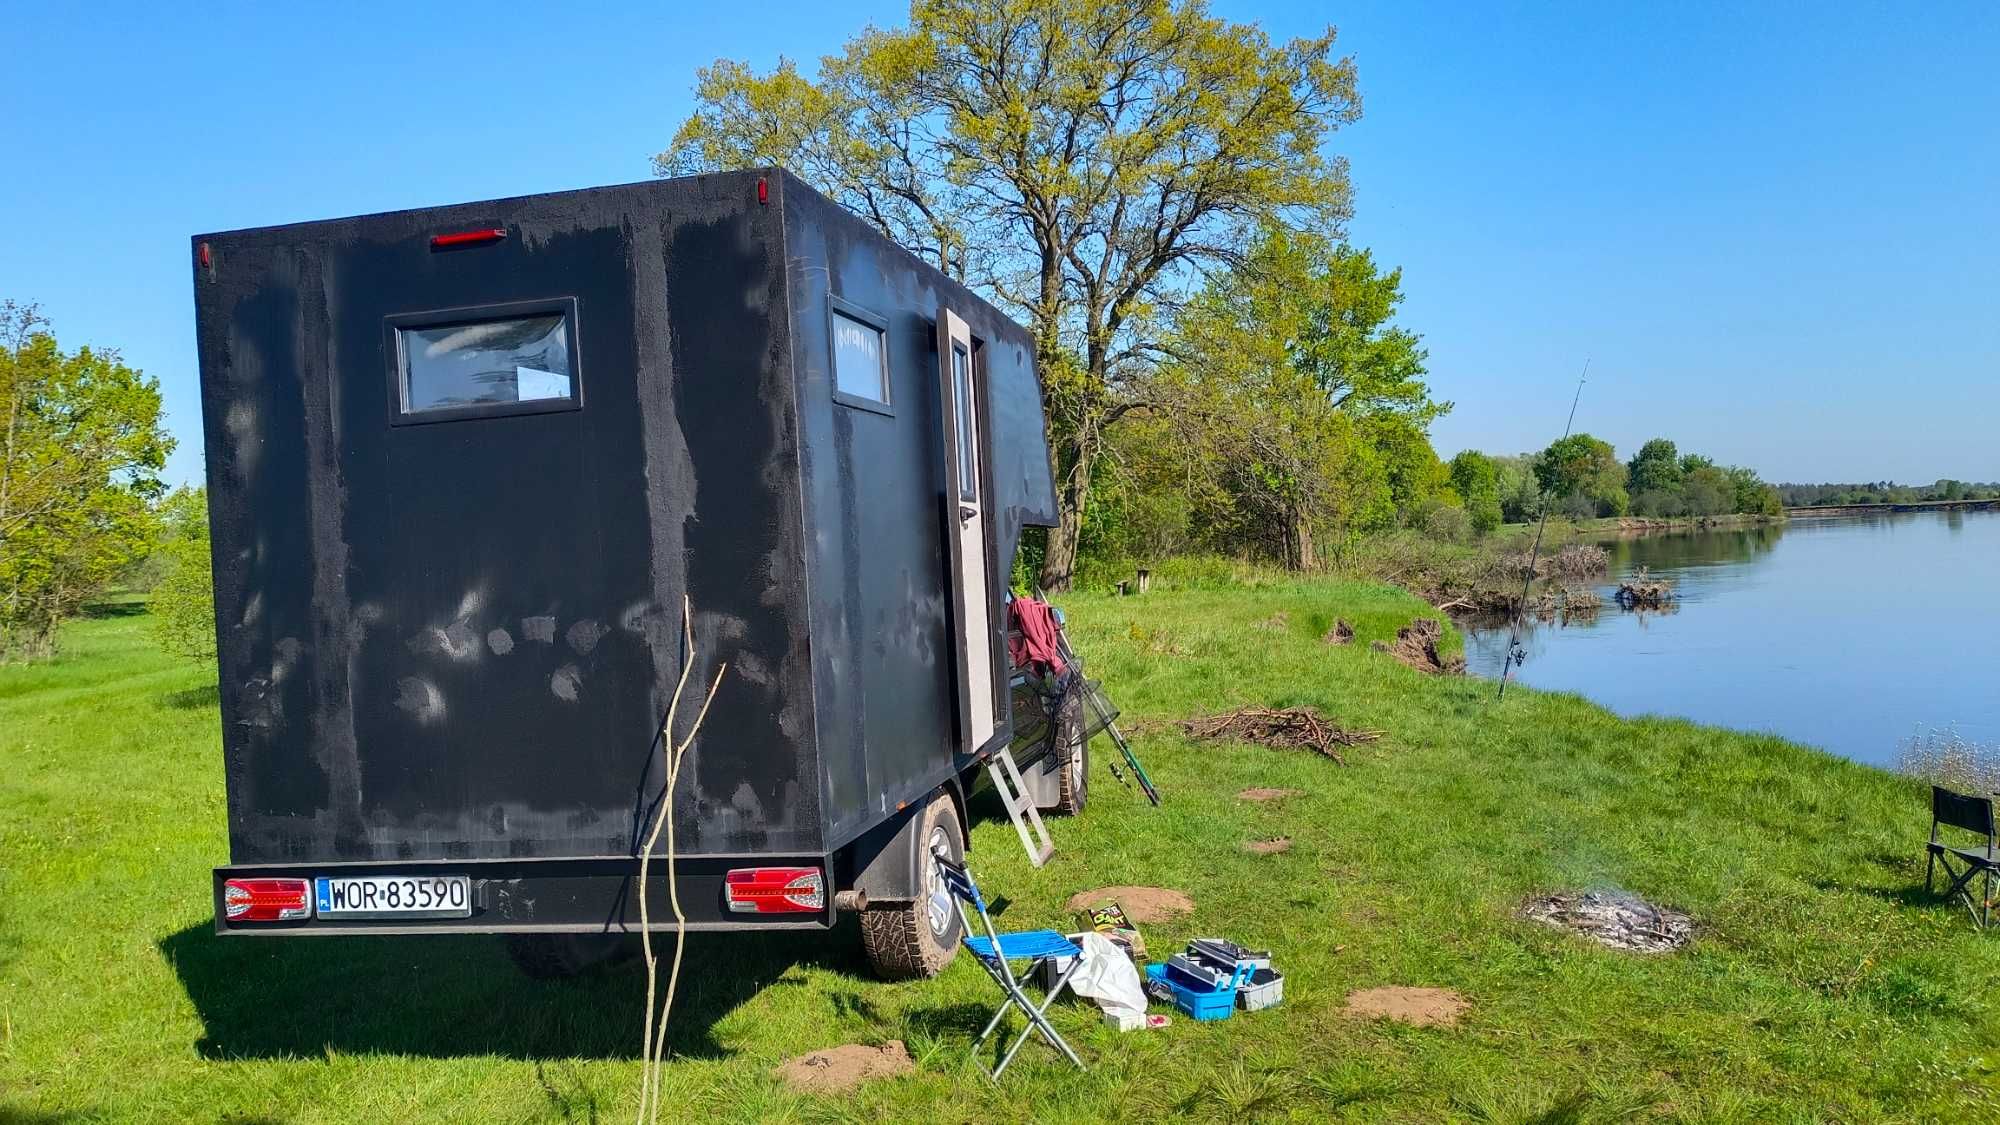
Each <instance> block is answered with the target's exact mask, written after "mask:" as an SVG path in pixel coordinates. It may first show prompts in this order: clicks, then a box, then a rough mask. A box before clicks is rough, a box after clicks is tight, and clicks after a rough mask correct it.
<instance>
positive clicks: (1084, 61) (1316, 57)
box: [655, 0, 1360, 589]
mask: <svg viewBox="0 0 2000 1125" xmlns="http://www.w3.org/2000/svg"><path fill="white" fill-rule="evenodd" d="M1333 43H1334V33H1333V31H1332V29H1330V28H1329V29H1328V30H1327V31H1326V32H1325V33H1324V34H1322V35H1319V36H1314V37H1310V38H1301V39H1293V40H1290V41H1287V42H1282V43H1273V42H1272V41H1271V40H1270V38H1269V37H1268V36H1267V35H1265V33H1264V32H1263V31H1262V30H1260V29H1259V28H1257V27H1256V26H1254V25H1248V24H1237V23H1231V22H1229V21H1227V20H1223V19H1218V18H1216V17H1214V16H1212V15H1211V14H1210V13H1209V10H1208V7H1207V4H1206V3H1205V0H1149V2H1147V3H1142V4H1138V5H1136V6H1135V5H1104V4H1098V3H1094V2H1088V0H917V2H916V3H914V4H912V6H911V8H910V19H909V23H908V25H907V26H904V27H898V28H892V29H888V30H883V29H878V28H869V29H867V30H864V31H862V32H861V33H860V34H859V35H857V36H855V37H854V38H852V39H850V40H849V41H848V42H847V43H846V44H845V45H844V47H843V48H842V49H841V51H839V52H838V53H836V54H832V55H829V56H827V57H825V58H823V59H821V60H820V62H819V66H818V70H817V74H816V75H815V76H812V77H808V76H806V75H805V74H803V73H801V72H800V70H799V68H798V67H797V65H796V64H794V63H792V62H790V61H788V60H781V61H780V62H779V64H778V66H777V67H776V68H775V69H774V70H772V71H771V72H769V73H767V74H759V73H757V72H756V71H755V70H753V69H752V68H751V67H750V66H748V65H747V64H744V63H738V62H730V61H726V60H725V61H719V62H717V63H716V64H715V65H713V66H711V67H708V68H706V69H704V70H702V71H701V72H700V74H699V76H698V80H697V84H696V89H695V100H696V110H695V112H694V114H693V115H692V116H691V117H689V118H688V119H687V120H686V121H685V122H684V123H682V125H681V126H680V128H679V130H678V131H677V132H676V133H675V135H674V138H673V140H672V142H671V144H670V145H669V146H668V148H667V150H666V151H665V152H662V153H661V154H660V155H659V156H658V157H657V158H656V160H655V165H656V168H657V170H658V171H659V172H660V173H661V174H678V173H683V172H697V171H708V170H712V169H718V168H741V167H750V166H761V165H771V164H777V165H783V166H785V167H788V168H790V169H792V170H793V171H794V172H796V173H798V174H799V175H800V176H802V177H803V178H805V179H806V180H807V182H809V183H811V184H813V185H814V186H815V187H817V188H818V189H820V190H821V191H824V192H826V193H827V194H829V195H831V196H833V197H834V198H835V199H838V200H839V201H840V202H842V203H845V204H846V205H848V206H849V207H850V208H852V209H853V210H855V211H856V212H858V213H859V214H861V215H863V216H866V217H867V218H868V219H869V220H870V221H872V222H874V223H875V225H876V226H878V227H879V228H881V230H882V231H883V232H884V233H885V234H887V235H888V236H889V237H890V238H893V239H895V240H897V241H898V242H900V243H902V244H903V245H904V246H906V247H908V248H910V249H911V250H912V251H913V252H915V253H917V254H919V255H921V256H923V257H925V258H927V259H929V260H930V261H932V262H935V263H936V264H937V265H938V266H939V267H940V268H942V269H944V270H945V271H947V272H949V273H952V274H954V275H956V276H958V277H960V278H961V279H963V280H965V281H967V282H968V283H970V284H972V285H974V286H975V287H977V288H978V289H980V290H981V291H982V292H983V293H985V294H986V295H988V296H990V297H992V298H993V299H994V300H995V301H996V302H998V303H999V304H1001V305H1002V306H1003V307H1006V308H1009V309H1011V310H1013V311H1015V312H1017V313H1019V314H1020V315H1022V316H1023V317H1024V318H1025V319H1026V320H1028V321H1029V323H1030V325H1031V326H1032V329H1033V332H1034V336H1035V340H1036V348H1037V362H1038V366H1039V368H1040V371H1041V375H1042V380H1043V385H1044V389H1045V392H1046V401H1047V407H1048V411H1049V419H1048V421H1049V432H1050V438H1051V442H1052V444H1053V446H1054V448H1055V453H1056V471H1057V475H1058V502H1059V506H1060V510H1061V516H1062V526H1061V527H1060V528H1058V529H1056V530H1055V531H1054V532H1053V533H1052V534H1051V535H1050V537H1049V542H1048V546H1047V550H1046V552H1045V556H1044V566H1043V578H1044V580H1045V583H1046V584H1047V585H1048V586H1049V587H1050V588H1052V589H1059V588H1061V587H1062V586H1063V584H1065V583H1066V582H1067V581H1068V579H1069V577H1070V572H1071V570H1072V568H1073V565H1074V561H1075V551H1076V547H1077V543H1078V540H1079V538H1080V537H1081V536H1082V535H1083V534H1084V533H1085V530H1086V528H1085V521H1086V518H1087V513H1088V510H1089V507H1090V503H1091V500H1092V495H1091V493H1092V484H1093V477H1094V474H1095V473H1096V471H1097V470H1098V469H1099V468H1100V467H1102V466H1103V464H1104V457H1105V453H1106V445H1105V442H1106V433H1107V431H1108V430H1110V429H1111V428H1112V427H1113V424H1114V423H1116V422H1118V421H1119V420H1120V419H1121V418H1123V417H1125V416H1126V415H1127V414H1128V413H1129V412H1130V411H1131V410H1132V408H1133V406H1134V404H1135V403H1138V402H1141V401H1145V398H1146V396H1145V394H1144V392H1143V390H1142V384H1143V382H1144V380H1145V378H1146V376H1147V375H1148V374H1149V373H1150V370H1151V366H1152V365H1151V361H1150V357H1151V356H1152V354H1153V349H1152V345H1153V344H1154V343H1156V342H1157V339H1158V335H1159V324H1158V319H1157V317H1158V312H1157V310H1158V309H1159V308H1160V307H1161V306H1162V305H1163V304H1166V303H1177V302H1178V300H1179V299H1180V298H1181V297H1183V296H1185V295H1186V293H1187V292H1188V291H1189V289H1190V288H1192V287H1195V286H1197V285H1199V283H1200V280H1201V278H1202V277H1203V275H1204V274H1206V273H1207V272H1208V271H1210V270H1212V269H1215V268H1219V267H1222V266H1225V265H1227V264H1228V263H1230V262H1231V261H1233V259H1234V257H1235V255H1236V253H1237V252H1238V250H1239V248H1240V247H1242V246H1243V245H1245V244H1246V243H1248V242H1250V241H1251V239H1252V236H1253V234H1254V233H1255V231H1256V230H1258V229H1259V228H1260V227H1269V226H1277V227H1281V228H1286V229H1291V230H1297V231H1321V232H1324V231H1331V230H1334V229H1337V228H1338V226H1339V224H1340V223H1341V222H1342V221H1343V220H1344V219H1345V217H1346V215H1347V211H1348V200H1349V186H1348V180H1347V168H1346V164H1345V162H1344V161H1342V160H1340V159H1338V158H1335V157H1332V156H1329V155H1328V154H1327V153H1326V151H1325V143H1324V142H1325V141H1326V139H1327V137H1328V136H1329V135H1330V134H1331V133H1332V132H1333V131H1334V130H1336V129H1338V128H1340V127H1341V126H1342V125H1345V124H1347V123H1349V122H1351V121H1353V120H1355V119H1356V118H1357V117H1358V116H1359V114H1360V102H1359V97H1358V95H1357V94H1356V91H1355V85H1354V66H1353V63H1352V61H1351V60H1348V59H1341V58H1336V57H1335V56H1334V54H1333ZM1335 335H1337V334H1332V333H1329V338H1330V339H1331V338H1333V337H1334V336H1335ZM1327 358H1328V360H1329V361H1330V362H1332V361H1339V360H1341V359H1343V358H1345V357H1342V356H1340V355H1338V354H1335V355H1330V356H1328V357H1327Z"/></svg>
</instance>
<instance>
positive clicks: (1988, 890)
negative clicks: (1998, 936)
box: [1979, 867, 1993, 930]
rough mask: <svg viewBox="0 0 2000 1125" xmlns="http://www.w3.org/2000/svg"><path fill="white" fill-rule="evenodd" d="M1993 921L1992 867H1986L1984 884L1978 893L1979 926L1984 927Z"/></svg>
mask: <svg viewBox="0 0 2000 1125" xmlns="http://www.w3.org/2000/svg"><path fill="white" fill-rule="evenodd" d="M1992 922H1993V869H1992V868H1991V867H1989V868H1987V869H1986V879H1985V886H1984V887H1983V888H1981V892H1980V895H1979V928H1980V929H1982V930H1983V929H1985V928H1986V927H1987V926H1988V925H1990V924H1992Z"/></svg>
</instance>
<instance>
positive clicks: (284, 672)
mask: <svg viewBox="0 0 2000 1125" xmlns="http://www.w3.org/2000/svg"><path fill="white" fill-rule="evenodd" d="M304 647H305V646H303V645H301V644H299V639H298V638H297V637H284V638H282V639H280V640H279V641H278V643H277V644H275V645H273V646H271V652H272V657H273V659H272V660H271V682H272V683H274V684H282V683H284V682H285V677H286V676H289V675H291V673H292V668H293V666H294V665H296V664H298V662H299V653H300V651H301V650H303V649H304Z"/></svg>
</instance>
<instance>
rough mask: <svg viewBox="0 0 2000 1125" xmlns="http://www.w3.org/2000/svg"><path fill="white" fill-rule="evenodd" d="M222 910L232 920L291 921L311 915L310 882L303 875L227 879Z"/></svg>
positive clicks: (223, 887)
mask: <svg viewBox="0 0 2000 1125" xmlns="http://www.w3.org/2000/svg"><path fill="white" fill-rule="evenodd" d="M222 909H223V913H224V914H225V915H226V916H227V917H228V918H229V920H230V921H232V922H290V921H294V920H296V919H299V918H310V917H312V884H310V883H308V882H306V881H305V880H304V879H229V880H226V881H224V882H223V884H222Z"/></svg>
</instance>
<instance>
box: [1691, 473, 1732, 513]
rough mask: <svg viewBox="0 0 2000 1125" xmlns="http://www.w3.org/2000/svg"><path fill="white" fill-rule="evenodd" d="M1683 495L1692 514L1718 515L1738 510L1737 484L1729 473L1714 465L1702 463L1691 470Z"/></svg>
mask: <svg viewBox="0 0 2000 1125" xmlns="http://www.w3.org/2000/svg"><path fill="white" fill-rule="evenodd" d="M1681 496H1682V497H1683V498H1684V499H1685V500H1686V502H1687V511H1688V515H1691V516H1718V515H1722V514H1723V513H1725V512H1733V511H1735V510H1736V486H1735V484H1734V483H1733V482H1731V481H1730V479H1729V474H1728V473H1726V472H1724V471H1723V470H1721V469H1718V468H1716V467H1715V466H1714V465H1700V466H1697V467H1696V468H1695V469H1693V470H1692V471H1691V472H1689V473H1688V474H1687V478H1686V481H1685V483H1683V484H1682V486H1681Z"/></svg>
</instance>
